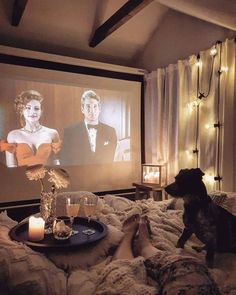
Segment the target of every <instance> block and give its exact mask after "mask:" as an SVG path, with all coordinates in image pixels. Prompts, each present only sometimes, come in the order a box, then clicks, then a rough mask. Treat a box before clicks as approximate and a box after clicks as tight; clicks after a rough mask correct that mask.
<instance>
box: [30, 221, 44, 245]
mask: <svg viewBox="0 0 236 295" xmlns="http://www.w3.org/2000/svg"><path fill="white" fill-rule="evenodd" d="M44 225H45V221H44V220H43V218H41V217H34V216H30V218H29V240H31V241H41V240H43V238H44Z"/></svg>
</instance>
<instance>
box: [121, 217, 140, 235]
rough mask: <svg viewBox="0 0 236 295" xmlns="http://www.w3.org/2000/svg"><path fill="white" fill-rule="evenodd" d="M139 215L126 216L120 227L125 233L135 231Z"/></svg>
mask: <svg viewBox="0 0 236 295" xmlns="http://www.w3.org/2000/svg"><path fill="white" fill-rule="evenodd" d="M139 220H140V215H139V214H135V215H132V216H130V217H129V218H127V219H126V220H125V221H124V223H123V227H122V231H123V232H124V233H125V234H131V235H134V234H135V233H136V232H137V229H138V225H139Z"/></svg>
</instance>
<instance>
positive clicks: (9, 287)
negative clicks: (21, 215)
mask: <svg viewBox="0 0 236 295" xmlns="http://www.w3.org/2000/svg"><path fill="white" fill-rule="evenodd" d="M14 225H16V222H15V221H13V220H12V219H10V218H9V217H8V216H7V214H6V212H3V213H1V214H0V265H1V267H0V286H1V291H0V293H1V294H17V295H21V294H22V295H28V294H29V295H31V294H37V295H45V294H47V295H63V294H66V284H67V278H66V275H65V273H64V272H63V271H62V270H60V269H58V268H57V267H56V266H55V265H54V264H53V263H52V262H51V261H49V260H48V259H47V258H46V257H45V256H44V255H43V254H41V253H38V252H36V251H33V250H32V249H30V248H29V247H27V246H26V245H24V244H22V243H19V242H16V241H12V240H11V239H10V237H9V235H8V233H9V229H11V228H12V227H13V226H14Z"/></svg>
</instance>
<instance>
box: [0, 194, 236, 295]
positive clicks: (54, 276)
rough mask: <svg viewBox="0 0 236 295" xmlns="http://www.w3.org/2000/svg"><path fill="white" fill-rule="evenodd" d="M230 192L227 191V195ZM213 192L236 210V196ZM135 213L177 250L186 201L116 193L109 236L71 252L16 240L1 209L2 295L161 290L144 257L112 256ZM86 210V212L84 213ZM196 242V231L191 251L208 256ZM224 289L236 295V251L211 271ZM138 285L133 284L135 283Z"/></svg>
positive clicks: (157, 242) (109, 201) (105, 202)
mask: <svg viewBox="0 0 236 295" xmlns="http://www.w3.org/2000/svg"><path fill="white" fill-rule="evenodd" d="M73 194H74V197H75V198H83V196H84V195H85V194H90V193H89V192H75V193H73ZM224 195H225V194H224ZM222 196H223V195H222V193H219V192H218V193H215V194H213V199H214V201H216V202H219V203H221V205H222V206H225V208H227V209H228V210H231V212H232V213H233V214H236V210H235V209H236V208H235V206H236V195H235V194H234V193H227V195H226V197H224V198H223V202H222ZM65 197H66V193H63V194H60V195H59V196H58V201H57V214H59V215H61V214H63V210H64V202H65ZM134 213H140V214H145V215H147V216H148V217H149V219H150V222H151V227H152V232H153V234H152V243H153V245H154V246H155V247H156V248H158V249H159V250H161V251H171V252H174V253H177V252H178V251H179V252H181V251H183V250H180V249H176V247H175V245H176V242H177V240H178V237H179V236H180V234H181V232H182V229H183V223H182V213H183V211H182V204H176V203H173V202H172V200H165V201H159V202H157V201H154V200H152V199H147V200H146V199H145V200H138V201H135V202H134V201H131V200H128V199H125V198H121V197H117V196H114V195H106V196H104V197H103V198H100V199H99V203H98V211H97V217H98V218H99V220H100V221H101V222H103V223H105V224H106V225H107V226H108V235H107V236H106V237H105V238H104V239H103V240H101V241H100V242H99V243H97V244H96V245H94V246H92V247H89V248H86V249H80V250H74V251H70V252H68V253H65V254H63V255H62V254H61V253H60V252H53V253H51V254H48V255H44V254H42V253H38V252H36V251H34V250H32V249H30V248H29V247H27V246H26V245H24V244H22V243H19V242H15V241H12V240H11V239H10V238H9V236H8V232H9V229H10V228H12V227H13V226H15V225H16V222H15V221H13V220H12V219H10V218H9V217H8V216H7V213H6V212H2V213H1V214H0V265H1V268H0V286H1V294H3V295H7V294H24V295H27V294H40V295H41V294H42V295H43V294H44V295H47V294H50V295H51V294H53V295H54V294H55V295H59V294H60V295H63V294H68V295H78V294H81V295H82V294H83V295H93V294H97V295H101V294H103V295H105V294H121V295H122V294H138V295H139V294H140V295H142V294H157V292H158V290H159V286H158V285H157V284H156V283H155V282H154V281H152V280H151V279H150V278H148V277H147V275H146V271H145V268H144V265H143V258H142V257H135V258H134V259H133V260H132V261H129V260H114V261H111V255H112V253H114V250H115V248H116V247H117V245H118V244H119V242H120V241H121V239H122V237H123V233H122V223H123V221H124V220H125V219H126V218H127V217H129V216H130V215H132V214H134ZM81 214H82V213H81ZM192 245H200V242H199V241H198V240H197V239H196V238H195V237H194V236H193V237H192V238H191V239H190V240H189V241H188V242H187V244H186V246H185V250H184V251H187V252H188V253H189V254H191V255H193V256H195V257H198V258H199V259H200V260H201V261H202V262H204V260H205V254H204V253H196V252H195V251H194V250H192V248H191V246H192ZM210 273H211V275H212V277H213V278H214V279H215V281H216V282H217V284H218V287H219V289H220V291H221V293H222V294H229V295H234V294H236V280H235V273H236V256H235V255H234V254H230V253H224V254H217V255H216V257H215V265H214V268H213V269H211V270H210ZM130 286H132V288H130Z"/></svg>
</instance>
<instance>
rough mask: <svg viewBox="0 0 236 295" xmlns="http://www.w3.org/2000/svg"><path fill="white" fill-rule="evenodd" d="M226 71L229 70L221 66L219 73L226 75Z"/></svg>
mask: <svg viewBox="0 0 236 295" xmlns="http://www.w3.org/2000/svg"><path fill="white" fill-rule="evenodd" d="M228 70H229V68H228V67H226V66H222V67H221V68H220V71H221V73H227V72H228Z"/></svg>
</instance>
